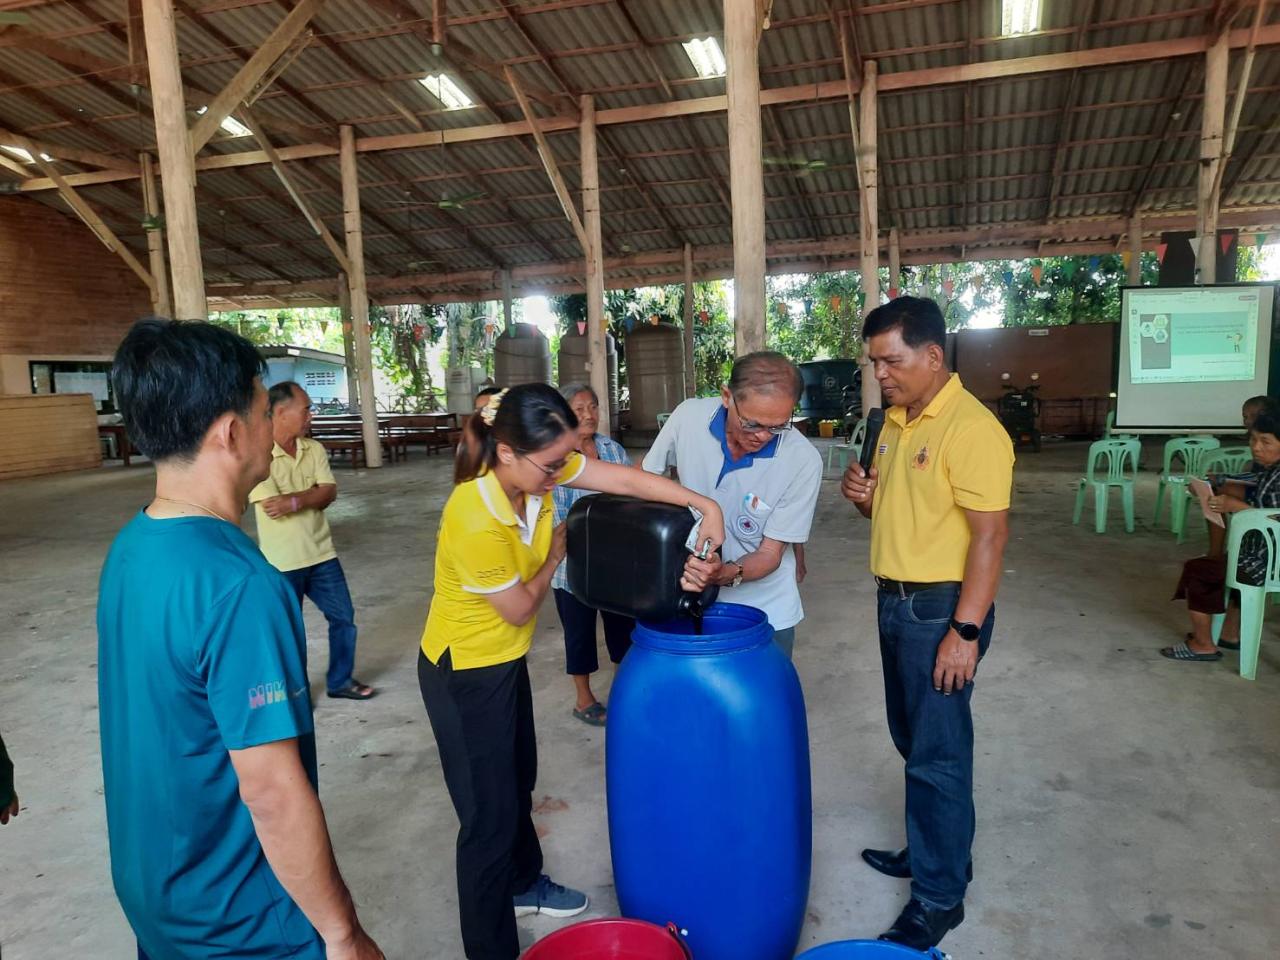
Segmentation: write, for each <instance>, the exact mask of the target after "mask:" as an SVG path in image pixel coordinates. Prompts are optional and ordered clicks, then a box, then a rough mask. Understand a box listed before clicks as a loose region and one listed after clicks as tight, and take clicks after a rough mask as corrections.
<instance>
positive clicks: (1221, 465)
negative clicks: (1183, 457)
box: [1202, 445, 1253, 476]
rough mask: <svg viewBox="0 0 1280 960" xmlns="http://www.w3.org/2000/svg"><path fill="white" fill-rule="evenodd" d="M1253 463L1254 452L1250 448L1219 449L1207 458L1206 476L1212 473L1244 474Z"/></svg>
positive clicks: (1243, 446)
mask: <svg viewBox="0 0 1280 960" xmlns="http://www.w3.org/2000/svg"><path fill="white" fill-rule="evenodd" d="M1252 462H1253V451H1252V450H1251V449H1249V447H1248V446H1245V445H1240V446H1235V447H1219V448H1218V449H1217V450H1214V451H1213V452H1212V453H1210V454H1209V455H1208V456H1207V457H1205V460H1204V463H1203V464H1202V466H1203V468H1204V472H1205V475H1206V476H1208V475H1209V474H1211V473H1215V474H1217V473H1228V474H1230V473H1244V471H1245V470H1246V469H1247V468H1248V466H1249V464H1250V463H1252Z"/></svg>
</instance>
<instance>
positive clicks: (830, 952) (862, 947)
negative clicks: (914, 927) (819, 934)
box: [796, 940, 946, 960]
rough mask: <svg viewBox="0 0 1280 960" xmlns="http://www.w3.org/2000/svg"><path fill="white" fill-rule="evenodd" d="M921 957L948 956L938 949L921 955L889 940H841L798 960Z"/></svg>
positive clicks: (936, 959) (917, 959) (903, 959)
mask: <svg viewBox="0 0 1280 960" xmlns="http://www.w3.org/2000/svg"><path fill="white" fill-rule="evenodd" d="M921 957H928V958H929V960H944V958H945V957H946V954H945V953H943V952H942V951H941V950H939V949H938V948H937V947H932V948H931V949H930V950H929V951H928V952H927V953H921V952H920V951H919V950H912V949H911V948H910V947H904V946H903V945H902V944H900V943H889V942H888V941H887V940H840V941H839V942H837V943H824V944H823V945H822V946H820V947H814V948H813V949H812V950H806V951H805V952H804V953H802V954H800V956H798V957H796V960H920V958H921Z"/></svg>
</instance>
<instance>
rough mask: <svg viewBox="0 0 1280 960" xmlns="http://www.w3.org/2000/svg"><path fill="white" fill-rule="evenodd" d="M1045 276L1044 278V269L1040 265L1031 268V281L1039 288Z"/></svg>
mask: <svg viewBox="0 0 1280 960" xmlns="http://www.w3.org/2000/svg"><path fill="white" fill-rule="evenodd" d="M1043 276H1044V267H1042V266H1041V265H1040V264H1038V263H1037V264H1036V265H1035V266H1034V267H1032V268H1031V279H1032V280H1034V281H1035V282H1036V286H1037V287H1038V286H1040V280H1041V278H1042V277H1043Z"/></svg>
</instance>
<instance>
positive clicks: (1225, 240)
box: [1218, 233, 1235, 254]
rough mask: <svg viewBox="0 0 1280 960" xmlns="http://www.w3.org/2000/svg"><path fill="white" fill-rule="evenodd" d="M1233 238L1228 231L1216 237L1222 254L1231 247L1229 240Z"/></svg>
mask: <svg viewBox="0 0 1280 960" xmlns="http://www.w3.org/2000/svg"><path fill="white" fill-rule="evenodd" d="M1233 239H1235V238H1234V237H1232V236H1231V234H1229V233H1224V234H1222V236H1220V237H1218V244H1219V245H1220V246H1221V247H1222V252H1223V253H1224V254H1225V253H1226V252H1227V251H1228V250H1230V249H1231V241H1232V240H1233Z"/></svg>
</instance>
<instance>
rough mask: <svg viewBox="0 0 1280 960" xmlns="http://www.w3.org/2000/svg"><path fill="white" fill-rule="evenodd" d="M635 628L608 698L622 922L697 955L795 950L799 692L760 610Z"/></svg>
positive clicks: (801, 834) (733, 609)
mask: <svg viewBox="0 0 1280 960" xmlns="http://www.w3.org/2000/svg"><path fill="white" fill-rule="evenodd" d="M701 623H702V632H701V633H700V634H699V633H697V632H696V629H697V628H696V627H695V624H694V621H692V620H688V619H681V620H675V621H672V622H670V623H664V624H650V623H641V624H639V625H638V626H637V627H636V630H635V633H634V634H633V635H632V646H631V650H630V651H629V652H628V653H627V656H626V659H624V660H623V661H622V664H621V665H620V666H619V667H618V673H617V677H616V678H615V679H614V682H613V688H612V690H610V692H609V717H608V720H607V721H606V725H607V729H606V731H605V778H606V787H607V795H608V804H609V843H610V846H611V849H612V855H613V877H614V885H615V887H616V888H617V893H618V904H619V906H620V907H621V909H622V913H623V915H624V916H627V917H631V918H633V919H637V920H646V921H648V922H650V923H659V924H661V923H666V922H667V921H674V922H675V924H676V925H677V927H679V928H680V929H682V930H688V942H689V948H690V950H691V951H692V953H693V956H694V957H696V958H697V960H781V958H784V957H791V956H793V955H794V954H795V949H796V943H797V942H798V941H799V939H800V929H801V927H802V926H803V924H804V918H805V904H806V902H807V900H808V896H809V870H810V865H811V858H812V837H813V809H812V802H811V793H810V781H809V736H808V728H807V725H806V722H805V709H804V695H803V693H802V692H801V690H800V680H799V678H798V677H797V676H796V671H795V668H794V667H793V666H792V665H791V661H789V660H788V659H787V657H786V655H785V654H783V652H782V651H781V650H780V649H779V648H778V647H777V645H776V644H774V643H773V628H772V627H770V626H769V622H768V620H767V619H766V618H765V615H764V613H762V612H761V611H759V610H757V609H755V608H754V607H746V606H742V605H740V604H735V603H717V604H714V605H712V606H711V607H710V608H709V609H708V610H707V611H706V613H705V615H704V616H703V618H702V621H701Z"/></svg>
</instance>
